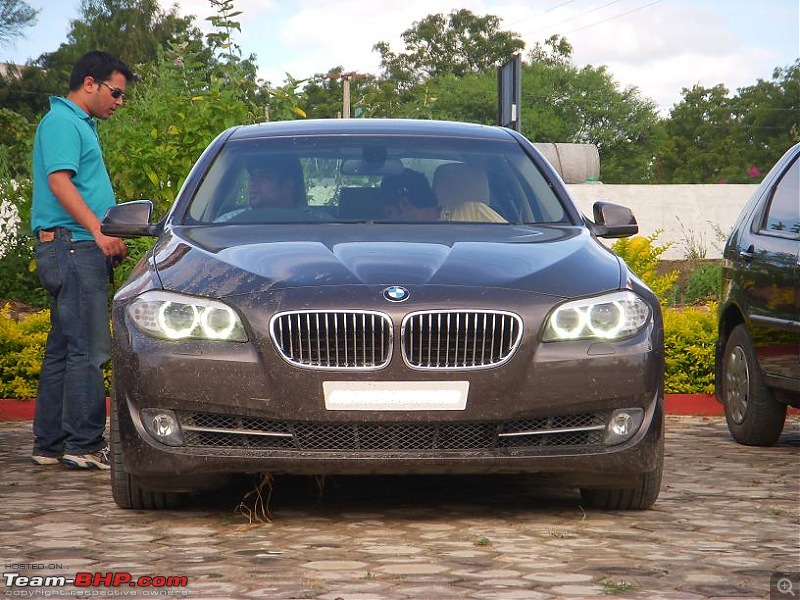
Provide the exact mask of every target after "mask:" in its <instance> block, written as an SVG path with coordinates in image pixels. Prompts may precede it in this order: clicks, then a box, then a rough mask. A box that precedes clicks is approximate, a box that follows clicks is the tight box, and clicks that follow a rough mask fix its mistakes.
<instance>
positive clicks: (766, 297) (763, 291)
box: [736, 153, 800, 391]
mask: <svg viewBox="0 0 800 600" xmlns="http://www.w3.org/2000/svg"><path fill="white" fill-rule="evenodd" d="M798 154H799V153H795V156H794V158H793V160H791V161H789V163H788V164H787V165H786V168H785V169H784V170H783V171H782V172H781V173H780V174H779V176H778V177H777V178H776V179H775V181H774V183H773V185H771V186H769V187H768V188H767V189H766V190H765V191H764V194H763V196H762V198H761V199H760V201H759V205H758V208H757V210H756V211H755V212H754V213H753V220H752V222H751V224H750V227H749V228H746V229H745V232H744V233H743V235H742V238H741V239H740V243H739V249H738V256H737V258H736V260H737V261H741V263H742V264H741V267H743V268H742V269H741V271H740V272H741V273H742V289H743V300H744V304H745V309H746V312H747V314H748V318H749V321H750V328H751V335H752V338H753V343H754V346H755V352H756V356H757V357H758V361H759V364H760V365H761V368H762V371H763V372H764V375H765V376H766V377H767V379H768V381H769V384H770V385H773V386H777V387H781V388H785V389H791V390H794V391H800V291H799V290H798V279H800V265H798V261H799V260H800V159H799V158H798Z"/></svg>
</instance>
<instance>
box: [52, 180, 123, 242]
mask: <svg viewBox="0 0 800 600" xmlns="http://www.w3.org/2000/svg"><path fill="white" fill-rule="evenodd" d="M47 183H48V185H49V186H50V191H52V192H53V194H54V195H55V197H56V198H57V199H58V202H59V203H60V204H61V206H63V207H64V210H66V211H67V212H68V213H69V214H70V215H71V216H72V218H73V219H75V220H76V221H77V222H78V223H80V224H81V226H83V227H84V228H85V229H86V230H87V231H89V233H91V234H92V236H93V237H94V241H95V242H96V243H97V245H98V246H99V247H100V249H101V250H102V251H103V254H105V255H106V256H127V254H128V249H127V247H126V246H125V242H123V241H122V240H121V239H120V238H115V237H109V236H107V235H103V234H102V233H101V232H100V219H99V218H98V217H97V215H95V214H94V213H93V212H92V210H91V209H90V208H89V207H88V206H87V205H86V202H84V200H83V198H82V197H81V194H80V192H79V191H78V188H76V187H75V184H74V183H72V172H71V171H55V172H54V173H51V174H50V175H49V176H48V177H47Z"/></svg>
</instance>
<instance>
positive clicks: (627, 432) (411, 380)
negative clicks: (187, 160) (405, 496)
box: [103, 119, 664, 509]
mask: <svg viewBox="0 0 800 600" xmlns="http://www.w3.org/2000/svg"><path fill="white" fill-rule="evenodd" d="M151 213H152V205H151V203H149V202H147V201H137V202H131V203H125V204H121V205H119V206H116V207H114V208H112V209H111V210H110V211H109V212H108V214H107V215H106V217H105V219H104V221H103V231H104V232H105V233H107V234H108V235H116V236H119V237H136V236H155V237H156V241H155V245H154V246H153V248H152V250H151V251H150V252H149V253H148V255H147V256H146V257H145V259H143V260H142V261H141V263H140V264H139V265H138V266H137V267H136V268H135V270H134V271H133V273H132V275H131V276H130V278H129V280H128V281H127V283H126V284H125V285H124V286H123V287H122V288H121V289H120V290H119V291H118V293H117V294H116V297H115V299H114V307H113V328H114V332H115V337H114V348H113V369H114V383H113V398H112V413H111V429H112V431H111V455H112V485H113V494H114V499H115V500H116V502H117V504H119V505H120V506H121V507H124V508H159V507H164V506H172V505H173V504H174V503H175V502H176V501H177V500H178V499H179V498H180V496H181V494H182V493H185V492H192V491H200V490H204V489H210V488H213V487H217V486H221V485H225V483H226V480H227V478H229V477H230V476H231V475H234V474H239V473H271V474H282V473H288V474H310V475H311V474H313V475H336V474H442V475H444V474H448V475H449V474H508V473H543V474H547V475H549V476H552V477H553V478H554V479H555V480H557V481H559V482H560V483H563V484H565V485H570V486H574V487H576V488H579V489H580V491H581V494H582V497H583V502H584V505H585V506H588V507H600V508H608V509H645V508H648V507H650V506H651V505H652V504H653V503H654V502H655V501H656V498H657V497H658V494H659V490H660V486H661V474H662V467H663V455H664V446H663V429H664V416H663V378H664V351H663V325H662V318H661V310H660V306H659V302H658V300H657V298H656V297H655V296H654V295H653V293H652V292H651V291H650V290H649V289H648V288H647V287H646V286H645V285H644V284H643V283H642V282H641V281H640V280H639V279H638V278H637V277H636V276H634V275H633V273H631V272H630V270H629V269H628V267H627V266H626V265H625V263H624V262H623V261H622V260H620V259H619V258H618V257H617V256H615V255H614V254H613V253H612V252H611V251H609V250H608V249H607V248H606V247H605V246H604V245H603V244H601V243H600V241H599V240H598V238H599V237H606V238H614V237H621V236H627V235H631V234H633V233H636V231H637V226H636V221H635V219H634V218H633V215H632V214H631V212H630V211H629V210H628V209H627V208H625V207H622V206H618V205H614V204H610V203H605V202H597V203H596V204H595V206H594V211H593V216H592V219H589V218H587V217H584V216H583V215H581V214H580V213H579V212H578V210H577V209H576V208H575V206H574V204H573V203H572V201H571V200H570V198H569V196H568V194H567V191H566V189H565V187H564V185H563V182H562V181H561V179H560V178H559V176H558V174H557V173H556V172H555V171H554V170H553V169H552V167H551V166H550V165H549V164H548V163H547V162H546V161H545V160H544V159H543V158H542V156H541V155H540V154H539V152H538V151H537V150H536V149H535V147H534V146H533V145H532V144H531V143H530V142H529V141H528V140H526V139H525V138H524V137H522V136H521V135H520V134H518V133H517V132H514V131H511V130H509V129H504V128H500V127H489V126H480V125H471V124H464V123H451V122H437V121H413V120H388V119H387V120H383V119H374V120H369V119H352V120H349V119H343V120H319V121H314V120H309V121H294V122H276V123H268V124H262V125H253V126H244V127H234V128H232V129H229V130H227V131H225V132H224V133H222V134H221V135H220V136H219V137H218V138H217V139H216V140H214V141H213V142H212V143H211V144H210V146H209V147H208V149H207V150H206V151H205V152H204V153H203V155H202V156H201V157H200V158H199V160H198V162H197V163H196V165H195V167H194V168H193V170H192V171H191V173H190V174H189V176H188V178H187V180H186V182H185V184H184V185H183V187H182V189H181V191H180V193H179V195H178V197H177V199H176V200H175V202H174V204H173V206H172V208H171V210H170V211H169V213H168V214H167V215H166V216H165V217H164V218H163V219H162V220H161V221H159V222H158V223H153V222H152V221H151Z"/></svg>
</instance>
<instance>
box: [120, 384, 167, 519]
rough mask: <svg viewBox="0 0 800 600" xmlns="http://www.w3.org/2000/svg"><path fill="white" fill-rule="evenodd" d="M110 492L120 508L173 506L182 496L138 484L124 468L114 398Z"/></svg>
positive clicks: (161, 507) (149, 508) (140, 508)
mask: <svg viewBox="0 0 800 600" xmlns="http://www.w3.org/2000/svg"><path fill="white" fill-rule="evenodd" d="M110 433H111V436H110V437H111V440H110V442H111V443H110V450H111V451H110V462H111V493H112V496H113V497H114V502H116V503H117V505H118V506H119V507H120V508H133V509H139V510H142V509H144V510H152V509H163V508H175V507H177V506H179V505H180V504H181V503H182V500H183V496H182V495H181V494H179V493H177V492H160V491H156V490H150V489H147V488H145V487H142V486H140V485H139V484H138V483H137V481H136V477H135V476H134V475H131V474H130V473H128V472H127V471H126V470H125V467H124V464H125V463H124V459H123V451H122V436H121V434H120V427H119V406H118V403H117V400H116V398H112V400H111V429H110Z"/></svg>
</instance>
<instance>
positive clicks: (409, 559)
mask: <svg viewBox="0 0 800 600" xmlns="http://www.w3.org/2000/svg"><path fill="white" fill-rule="evenodd" d="M799 449H800V418H798V417H792V418H791V420H790V421H789V422H788V423H787V427H786V430H785V431H784V434H783V436H782V438H781V441H780V442H779V444H778V445H777V446H775V447H772V448H747V447H744V446H739V445H737V444H735V443H734V442H733V441H732V440H731V438H730V437H729V435H728V432H727V429H726V427H725V422H724V420H723V419H721V418H716V417H712V418H703V417H669V419H668V422H667V460H666V471H665V480H664V487H663V490H662V494H661V497H660V498H659V501H658V502H657V504H656V505H655V507H654V508H653V509H652V510H649V511H643V512H605V511H590V512H584V510H583V509H582V508H581V506H580V500H579V496H578V495H577V493H575V492H572V491H569V490H567V491H559V490H553V489H547V488H546V487H542V485H541V481H537V480H536V478H531V477H527V478H525V477H502V478H500V477H498V478H492V477H489V478H486V477H483V478H474V477H427V478H378V477H365V478H335V479H328V480H326V481H325V482H324V484H323V485H322V486H321V488H320V486H318V485H317V483H316V482H314V481H313V480H309V479H306V478H288V477H287V478H280V477H279V478H276V480H275V481H274V483H273V486H272V496H271V498H270V501H269V509H270V516H271V521H269V522H259V521H258V520H255V519H253V517H254V516H257V515H254V513H253V512H252V510H253V508H254V507H255V505H254V504H253V503H252V502H251V501H252V499H253V497H252V496H251V497H250V498H248V499H247V501H248V504H247V505H246V506H247V507H248V509H249V510H250V511H251V512H250V519H248V518H246V516H245V515H246V514H247V510H244V511H242V509H240V511H239V512H238V513H237V512H236V511H235V509H236V507H237V505H239V503H240V501H241V500H242V499H243V498H244V496H245V495H246V494H247V492H248V491H249V490H251V489H253V486H252V481H250V482H247V484H246V485H245V483H244V482H242V484H241V485H240V486H238V487H235V488H232V489H229V490H227V491H226V492H225V493H220V494H215V495H206V496H202V497H198V498H195V499H192V501H191V502H190V504H189V505H188V506H187V507H186V508H184V509H182V510H175V511H165V512H139V511H125V510H120V509H118V508H117V507H116V505H115V504H114V502H113V501H112V499H111V492H110V489H109V475H108V472H98V471H94V472H86V471H72V470H69V469H68V468H66V467H62V466H60V465H56V466H51V467H33V466H32V465H31V464H30V462H29V458H28V454H29V451H30V423H27V422H23V423H0V467H2V477H0V509H1V510H0V559H2V562H3V563H4V570H3V573H12V572H14V573H19V574H20V575H22V576H27V577H36V576H39V577H55V576H59V575H63V576H67V577H70V576H74V575H75V574H76V573H79V572H83V573H90V574H92V576H94V574H95V573H99V574H107V573H109V572H112V573H117V574H120V573H130V574H131V576H132V577H133V580H134V581H136V580H137V579H138V578H139V577H142V576H149V577H155V576H165V577H173V576H174V577H181V576H185V577H186V578H187V579H188V584H187V586H186V587H178V588H176V587H161V588H154V587H151V588H145V587H136V588H133V587H131V586H129V585H127V584H126V585H123V586H120V587H116V588H115V587H105V586H102V585H101V586H100V587H94V588H85V587H77V588H76V587H74V586H67V587H57V586H55V587H44V588H43V587H38V588H36V587H27V588H25V587H21V586H19V585H16V584H17V583H18V582H19V581H20V580H14V581H12V583H11V585H9V578H8V577H9V576H8V575H5V576H4V577H3V580H0V597H16V598H21V597H32V594H33V593H36V594H39V597H43V596H46V595H47V594H48V593H49V594H50V595H51V596H59V595H73V596H75V595H78V594H79V593H81V594H85V595H94V596H95V597H102V596H106V597H107V596H116V597H120V596H133V595H135V596H138V597H143V596H145V595H158V596H160V597H165V596H168V595H169V596H173V597H175V596H178V597H181V596H184V597H189V598H276V599H283V598H319V599H323V600H335V599H339V598H340V599H343V600H378V599H395V598H398V599H406V598H413V599H417V598H422V599H427V598H430V599H435V600H439V599H442V600H447V599H459V600H464V599H465V598H480V599H498V600H500V599H505V600H514V599H525V600H528V599H530V600H536V599H550V598H589V597H599V596H604V595H610V594H614V595H616V596H617V597H621V598H637V599H639V598H641V599H644V598H647V599H658V598H663V599H676V600H677V599H687V600H689V599H700V598H739V599H742V598H769V597H770V579H771V574H773V572H775V571H785V572H789V573H790V574H791V573H794V576H795V577H796V575H797V572H798V571H800V461H798V455H799V452H798V450H799ZM242 512H244V513H245V515H243V514H241V513H242ZM34 583H35V582H34ZM51 583H53V582H52V581H51ZM788 591H789V592H792V595H789V593H784V594H781V593H780V592H777V591H773V596H772V597H773V598H779V597H780V598H785V599H786V600H790V599H792V596H794V598H797V594H798V593H799V592H800V589H799V588H798V587H794V588H793V589H791V590H788ZM792 600H794V599H792Z"/></svg>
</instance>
